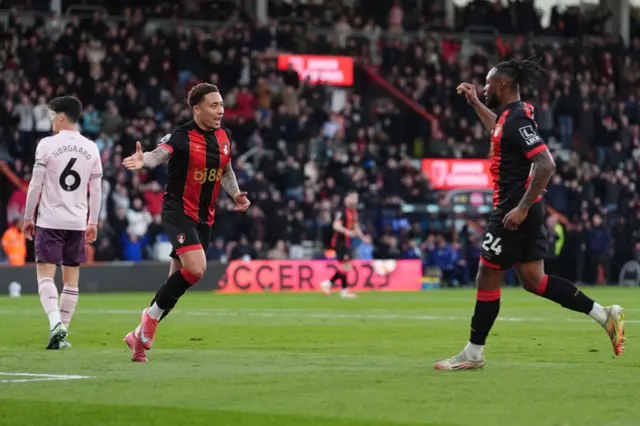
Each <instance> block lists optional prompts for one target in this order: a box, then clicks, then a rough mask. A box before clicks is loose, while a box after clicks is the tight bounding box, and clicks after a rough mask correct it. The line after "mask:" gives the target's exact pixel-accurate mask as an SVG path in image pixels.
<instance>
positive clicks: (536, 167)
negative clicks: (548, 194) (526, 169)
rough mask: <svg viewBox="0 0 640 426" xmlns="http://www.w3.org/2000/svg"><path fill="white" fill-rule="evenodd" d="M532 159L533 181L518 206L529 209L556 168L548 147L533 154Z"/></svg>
mask: <svg viewBox="0 0 640 426" xmlns="http://www.w3.org/2000/svg"><path fill="white" fill-rule="evenodd" d="M530 160H531V162H532V163H533V171H532V173H531V182H530V183H529V187H528V188H527V190H526V192H525V193H524V195H523V196H522V199H521V200H520V203H519V204H518V208H521V209H527V210H529V208H531V206H532V205H533V204H534V203H535V202H536V200H537V199H538V197H539V196H541V195H542V191H544V189H545V188H546V187H547V183H549V179H551V176H552V175H553V172H554V170H555V169H556V163H555V161H553V158H552V157H551V153H550V152H549V150H548V149H546V148H545V149H544V150H542V151H540V152H539V153H537V154H535V155H534V156H532V157H531V158H530Z"/></svg>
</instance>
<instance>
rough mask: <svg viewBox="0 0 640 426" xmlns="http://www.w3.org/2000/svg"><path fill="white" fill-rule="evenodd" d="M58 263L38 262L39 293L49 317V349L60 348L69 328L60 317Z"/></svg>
mask: <svg viewBox="0 0 640 426" xmlns="http://www.w3.org/2000/svg"><path fill="white" fill-rule="evenodd" d="M55 275H56V265H54V264H51V263H38V266H37V276H38V293H39V294H40V303H41V304H42V308H43V309H44V311H45V313H46V314H47V317H49V331H50V334H49V343H48V344H47V349H60V342H61V341H63V340H64V339H65V338H66V337H67V329H66V327H65V326H64V324H62V321H61V319H60V309H59V308H58V289H57V288H56V284H55V282H54V280H53V279H54V277H55Z"/></svg>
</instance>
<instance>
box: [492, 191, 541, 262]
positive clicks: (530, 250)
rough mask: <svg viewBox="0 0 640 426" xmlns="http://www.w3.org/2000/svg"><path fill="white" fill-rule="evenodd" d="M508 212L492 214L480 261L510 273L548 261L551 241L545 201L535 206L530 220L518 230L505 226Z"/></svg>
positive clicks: (530, 211) (529, 216) (531, 211)
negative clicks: (503, 221) (532, 264)
mask: <svg viewBox="0 0 640 426" xmlns="http://www.w3.org/2000/svg"><path fill="white" fill-rule="evenodd" d="M507 213H508V212H507V211H498V210H495V211H494V212H492V213H491V216H490V217H489V221H488V223H487V226H486V228H485V230H484V235H483V237H482V255H481V257H480V261H481V262H482V263H483V264H484V265H485V266H488V267H490V268H494V269H501V270H506V269H511V268H512V267H514V266H515V265H517V264H519V263H527V262H533V261H535V260H541V259H545V258H546V257H547V255H548V252H549V240H548V233H547V227H546V225H545V215H546V205H545V203H544V201H539V202H537V203H536V204H534V205H533V206H531V208H530V209H529V214H528V215H527V218H526V219H525V220H524V221H523V222H522V223H521V224H520V226H519V227H518V229H517V230H515V231H509V230H506V229H504V226H503V225H502V220H503V219H504V217H505V215H506V214H507Z"/></svg>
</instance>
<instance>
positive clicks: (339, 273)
mask: <svg viewBox="0 0 640 426" xmlns="http://www.w3.org/2000/svg"><path fill="white" fill-rule="evenodd" d="M346 281H347V275H346V273H345V271H344V269H342V263H339V264H338V267H337V268H336V272H334V273H333V276H332V277H331V278H330V279H328V280H326V281H323V282H322V283H320V288H321V289H322V292H323V293H324V294H326V295H327V296H329V295H331V289H332V288H333V286H335V285H337V284H338V283H340V287H341V288H343V287H344V283H345V282H346Z"/></svg>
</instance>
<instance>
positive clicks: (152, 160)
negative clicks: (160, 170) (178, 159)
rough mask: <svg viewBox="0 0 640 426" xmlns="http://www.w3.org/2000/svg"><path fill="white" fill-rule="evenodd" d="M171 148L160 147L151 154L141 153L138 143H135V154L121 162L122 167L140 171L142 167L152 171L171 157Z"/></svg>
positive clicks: (166, 146)
mask: <svg viewBox="0 0 640 426" xmlns="http://www.w3.org/2000/svg"><path fill="white" fill-rule="evenodd" d="M171 151H172V149H171V147H170V146H168V145H160V146H159V147H157V148H156V149H154V150H153V151H151V152H145V153H144V154H143V153H142V146H141V145H140V142H136V152H135V154H133V155H132V156H131V157H127V158H125V159H124V160H122V165H123V166H124V167H126V168H127V169H129V170H140V169H141V168H143V167H146V168H149V169H153V168H154V167H158V166H159V165H160V164H162V163H164V162H165V161H167V160H168V159H169V157H171Z"/></svg>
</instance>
